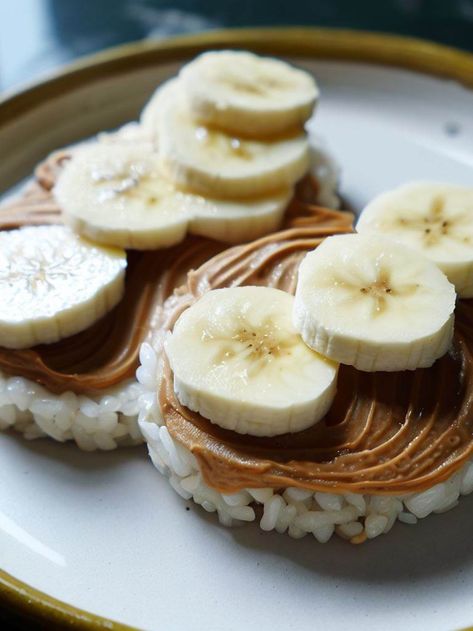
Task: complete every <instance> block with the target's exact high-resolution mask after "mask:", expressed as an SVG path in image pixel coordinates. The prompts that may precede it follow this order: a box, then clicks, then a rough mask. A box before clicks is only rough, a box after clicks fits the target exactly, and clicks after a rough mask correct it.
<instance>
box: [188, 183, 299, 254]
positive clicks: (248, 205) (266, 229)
mask: <svg viewBox="0 0 473 631" xmlns="http://www.w3.org/2000/svg"><path fill="white" fill-rule="evenodd" d="M181 195H182V199H183V203H185V204H186V205H187V207H188V209H189V213H190V214H191V215H192V219H191V221H190V224H189V232H190V233H191V234H196V235H200V236H203V237H210V238H211V239H215V240H216V241H223V242H224V243H242V242H243V241H252V240H253V239H258V238H259V237H262V236H264V235H266V234H269V233H271V232H274V231H275V230H277V229H278V228H279V226H280V225H281V222H282V219H283V217H284V213H285V211H286V208H287V207H288V205H289V202H290V200H291V198H292V196H293V189H289V190H285V191H282V192H281V193H277V194H274V195H272V196H270V197H262V198H255V199H241V200H236V201H229V200H223V199H208V198H205V197H201V196H198V195H187V194H186V195H183V194H181Z"/></svg>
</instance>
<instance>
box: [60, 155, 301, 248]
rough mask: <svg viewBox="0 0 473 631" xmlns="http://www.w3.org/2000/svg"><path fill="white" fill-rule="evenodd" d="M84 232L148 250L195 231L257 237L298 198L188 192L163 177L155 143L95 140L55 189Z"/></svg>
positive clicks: (223, 237)
mask: <svg viewBox="0 0 473 631" xmlns="http://www.w3.org/2000/svg"><path fill="white" fill-rule="evenodd" d="M54 194H55V196H56V198H57V200H58V202H59V204H60V206H61V208H62V210H63V214H64V219H65V221H66V222H67V223H68V224H69V225H70V226H71V227H72V228H73V229H74V230H75V231H76V232H78V233H79V234H82V235H84V236H87V237H89V238H91V239H94V240H95V241H98V242H100V243H105V244H113V245H117V246H121V247H124V248H136V249H140V250H146V249H157V248H163V247H167V246H170V245H174V244H176V243H179V242H180V241H182V240H183V239H184V237H185V236H186V234H187V232H191V233H192V234H198V235H202V236H206V237H210V238H213V239H217V240H219V241H224V242H226V243H237V242H241V241H247V240H251V239H256V238H257V237H260V236H262V235H264V234H267V233H268V232H272V231H274V230H275V229H276V228H277V227H278V226H279V224H280V222H281V219H282V217H283V215H284V211H285V209H286V207H287V205H288V203H289V200H290V198H291V196H292V190H287V189H286V190H284V191H282V192H280V193H278V194H275V195H273V196H271V197H266V198H262V199H259V198H257V199H252V200H244V201H228V200H218V199H207V198H204V197H201V196H198V195H191V194H187V193H183V192H181V191H179V190H178V189H176V187H175V186H174V185H173V184H172V183H171V182H170V181H169V180H168V179H167V178H166V177H164V176H163V175H162V169H161V167H160V163H159V158H158V156H157V155H156V154H155V153H153V150H152V148H151V146H150V145H149V144H140V143H138V144H136V145H132V144H130V143H119V144H115V143H113V144H97V143H95V144H93V145H92V144H91V145H89V146H85V147H83V148H81V149H80V151H78V152H77V154H75V155H74V157H73V159H72V160H71V161H70V162H69V163H68V164H67V165H66V167H65V168H64V171H63V172H62V174H61V175H60V177H59V180H58V182H57V184H56V187H55V189H54Z"/></svg>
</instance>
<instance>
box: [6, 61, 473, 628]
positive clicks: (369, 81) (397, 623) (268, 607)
mask: <svg viewBox="0 0 473 631" xmlns="http://www.w3.org/2000/svg"><path fill="white" fill-rule="evenodd" d="M299 62H300V60H299ZM302 64H303V65H304V66H305V67H307V68H308V69H309V70H310V71H312V72H313V73H314V74H315V75H316V77H317V78H318V80H319V83H320V85H321V92H322V99H321V104H320V107H319V110H318V112H317V116H316V119H315V123H314V125H315V128H316V129H317V130H318V131H319V132H320V133H321V134H323V136H324V137H325V138H326V140H327V141H328V143H329V146H330V147H331V149H332V150H333V153H334V154H335V156H336V157H337V159H338V160H339V161H340V163H341V165H342V169H343V172H342V173H343V175H342V193H343V195H344V196H345V197H346V199H348V200H349V202H350V203H351V204H353V206H354V207H355V208H360V207H362V206H363V204H364V203H365V202H367V201H368V200H369V199H370V197H372V196H373V195H375V194H376V193H379V192H380V191H382V190H383V189H386V188H389V187H392V186H396V185H397V184H399V183H401V182H403V181H405V180H409V179H414V178H415V179H418V178H430V179H436V180H446V181H450V182H457V183H460V184H468V185H471V184H472V181H473V119H472V116H471V113H472V111H473V92H472V91H471V90H468V89H466V88H463V87H461V86H460V85H459V84H457V83H455V82H453V81H450V80H443V79H439V78H434V77H431V76H427V75H422V74H418V73H414V72H411V71H406V70H401V69H399V68H393V67H391V68H389V67H387V66H385V67H382V66H376V65H374V66H373V65H368V64H362V63H353V62H349V61H327V60H325V61H317V60H310V59H305V60H304V61H303V62H302ZM177 65H178V64H176V63H174V62H173V63H166V64H163V63H160V64H158V65H156V64H155V65H152V64H149V65H146V66H144V67H142V68H140V69H138V70H137V69H132V70H129V71H127V72H122V73H119V74H114V75H112V76H110V77H109V78H108V79H106V80H105V79H104V80H102V81H100V82H94V83H92V82H89V83H88V84H87V85H86V86H82V87H80V86H79V87H78V88H77V89H76V88H74V90H72V91H66V92H67V93H66V94H65V95H63V96H61V97H57V98H55V99H53V100H51V101H50V102H49V103H46V104H44V105H42V107H41V108H38V109H31V110H30V111H29V112H27V113H26V114H24V116H23V119H22V127H21V130H22V131H23V133H24V143H23V146H22V150H21V151H20V150H19V149H16V152H15V155H14V160H13V162H14V164H13V165H10V166H5V165H4V164H2V165H1V166H0V169H1V170H2V178H3V181H5V182H6V181H12V179H13V177H14V176H19V175H21V174H24V172H25V168H26V166H27V163H29V162H31V161H35V160H37V159H38V158H39V157H41V155H43V154H44V153H45V152H46V151H47V150H49V149H50V148H52V147H53V146H60V145H61V144H64V143H66V142H70V141H71V140H73V139H77V138H78V137H80V136H82V135H84V134H87V133H91V132H92V131H94V130H96V129H99V128H104V127H107V126H109V127H110V126H114V125H116V124H117V123H118V122H121V121H124V120H126V118H127V117H131V116H132V115H133V114H134V113H136V112H137V110H138V108H139V107H140V106H141V104H142V102H143V101H144V99H145V97H146V95H147V94H148V93H149V92H150V90H151V89H152V87H153V86H154V85H155V84H156V83H157V81H159V80H160V79H161V78H163V77H164V76H167V75H169V74H170V73H172V72H174V70H175V68H176V67H177ZM61 99H62V100H61ZM79 112H82V113H83V114H82V116H79ZM68 114H70V115H72V116H73V118H72V119H71V118H70V117H68ZM48 116H49V117H51V116H52V117H53V119H54V120H55V121H56V122H55V125H54V126H52V127H53V128H52V129H50V130H47V129H44V130H43V128H42V127H43V126H42V124H41V121H42V120H43V119H44V121H46V120H47V118H48ZM25 117H26V118H25ZM28 117H29V118H28ZM28 125H30V128H28ZM18 129H19V128H17V130H18ZM28 129H32V130H36V132H35V133H32V134H27V133H26V132H27V131H28ZM4 131H5V133H4V136H3V137H4V139H6V140H7V141H8V142H10V146H11V147H13V140H14V138H15V136H14V133H13V131H11V130H10V131H8V129H7V130H4ZM0 132H1V130H0ZM8 134H10V135H9V136H8ZM1 138H2V136H1V133H0V142H1ZM7 171H8V172H7ZM432 396H435V393H432ZM0 481H1V482H0V567H1V569H2V570H4V571H6V572H8V573H9V574H11V575H13V576H14V577H15V578H17V579H18V580H20V581H24V582H25V583H27V584H29V585H31V586H33V587H35V588H37V589H39V590H41V591H43V592H45V593H46V594H48V595H50V596H52V597H54V598H57V599H59V600H61V601H65V602H67V603H69V604H71V605H73V606H74V607H78V608H81V609H84V610H86V611H88V612H92V613H94V614H99V615H100V616H104V617H106V618H112V619H114V620H118V621H120V622H122V623H125V624H129V625H133V626H136V627H140V628H146V629H160V630H161V629H162V630H164V629H165V630H166V631H178V630H179V631H181V630H183V629H193V630H198V631H200V630H204V629H205V630H207V631H217V630H221V629H225V630H226V631H237V630H238V631H241V630H243V629H248V628H249V629H259V630H260V631H269V630H271V631H280V630H281V631H282V630H285V631H289V630H292V629H300V630H306V629H307V630H308V629H324V630H325V631H331V630H338V629H342V628H343V629H361V628H363V629H364V630H365V631H369V630H371V629H373V630H374V629H383V630H386V631H387V630H390V629H402V628H404V629H409V630H411V631H414V630H419V631H424V630H425V629H429V631H435V630H442V631H444V630H445V629H456V628H460V627H464V626H467V625H469V624H472V623H473V598H472V596H471V586H472V584H473V536H472V534H471V533H472V524H473V497H471V496H470V497H467V498H464V499H462V500H461V504H460V506H459V507H457V508H455V509H454V510H452V511H450V512H449V513H447V514H445V515H436V516H433V517H429V518H427V519H426V520H424V521H423V522H421V523H419V524H418V525H417V526H406V525H402V524H398V525H396V526H395V527H394V528H393V530H392V531H391V532H390V533H389V534H388V535H387V536H383V537H379V538H378V539H376V540H374V541H372V542H370V543H367V544H365V545H363V546H359V547H355V546H350V545H349V544H347V543H345V542H342V541H340V540H335V539H333V540H331V541H330V542H329V543H328V544H325V545H320V544H318V543H317V542H316V541H315V540H314V539H313V538H310V537H306V538H305V539H303V540H298V541H295V540H292V539H290V538H289V537H286V536H281V535H277V534H266V533H262V532H261V531H260V530H259V529H258V528H257V527H256V526H255V525H249V526H245V527H242V528H239V529H234V530H229V529H226V528H224V527H222V526H220V525H218V524H217V520H216V518H215V516H214V515H210V516H209V515H207V514H206V513H205V512H204V511H203V510H201V509H200V508H197V507H195V506H194V505H191V504H188V503H186V502H184V501H183V500H182V499H181V498H180V497H178V496H177V495H176V494H175V492H174V491H173V490H172V489H171V488H170V486H169V485H168V484H167V482H166V481H165V480H164V479H162V478H161V477H160V475H159V474H158V473H157V471H156V470H155V469H154V468H153V467H152V465H151V463H150V462H149V461H148V459H147V457H146V454H145V449H144V448H136V449H130V450H124V451H120V452H114V453H105V454H86V453H81V452H79V451H78V450H77V449H75V448H74V447H72V446H70V445H60V444H54V443H52V442H48V441H38V442H33V443H28V442H24V441H23V440H21V439H20V438H18V437H17V436H15V435H2V436H0ZM79 626H80V625H79Z"/></svg>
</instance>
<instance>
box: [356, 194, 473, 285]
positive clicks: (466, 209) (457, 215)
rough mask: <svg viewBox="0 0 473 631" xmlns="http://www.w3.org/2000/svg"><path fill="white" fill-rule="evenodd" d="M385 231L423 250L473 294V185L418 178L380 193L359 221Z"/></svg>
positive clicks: (368, 229) (365, 229) (367, 229)
mask: <svg viewBox="0 0 473 631" xmlns="http://www.w3.org/2000/svg"><path fill="white" fill-rule="evenodd" d="M356 229H357V231H358V232H361V233H373V232H375V233H383V234H386V235H388V236H389V237H391V238H393V239H395V240H396V241H400V242H402V243H405V244H406V245H409V246H411V247H413V248H415V249H416V250H419V251H421V252H422V253H423V254H424V255H425V256H427V257H428V258H429V259H431V260H432V261H434V263H436V264H437V265H438V267H439V268H440V269H441V270H442V271H443V272H444V273H445V274H446V275H447V276H448V279H449V280H450V282H452V283H453V284H454V285H455V288H456V290H457V293H458V294H459V296H460V297H462V298H472V297H473V188H466V187H461V186H454V185H451V184H440V183H434V182H412V183H410V184H406V185H404V186H400V187H399V188H396V189H394V190H392V191H389V192H387V193H383V194H382V195H379V196H378V197H376V198H375V199H374V200H373V201H372V202H370V203H369V204H368V206H366V208H365V209H364V211H363V213H362V215H361V217H360V219H359V221H358V224H357V226H356Z"/></svg>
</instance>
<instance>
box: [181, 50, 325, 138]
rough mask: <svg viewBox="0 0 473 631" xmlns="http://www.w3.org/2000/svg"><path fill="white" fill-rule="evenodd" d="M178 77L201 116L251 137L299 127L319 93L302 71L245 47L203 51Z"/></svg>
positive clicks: (195, 111) (307, 75)
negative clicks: (251, 51) (236, 49)
mask: <svg viewBox="0 0 473 631" xmlns="http://www.w3.org/2000/svg"><path fill="white" fill-rule="evenodd" d="M179 77H180V78H181V79H182V82H183V84H184V87H185V90H186V94H187V97H188V99H189V101H190V105H191V109H192V111H193V113H194V114H195V115H196V117H197V118H199V119H200V120H201V121H202V122H204V123H206V124H209V125H213V126H217V127H221V128H223V129H226V130H228V131H229V132H231V133H235V134H246V135H250V136H256V137H258V136H268V135H274V134H280V133H282V132H284V131H286V130H288V129H294V128H296V127H302V126H303V124H304V123H305V121H306V120H308V119H309V118H310V116H311V115H312V112H313V110H314V106H315V102H316V99H317V97H318V95H319V90H318V88H317V85H316V83H315V81H314V79H313V77H311V75H310V74H308V73H307V72H304V71H302V70H298V69H297V68H294V67H293V66H290V65H289V64H287V63H285V62H283V61H280V60H278V59H273V58H270V57H259V56H257V55H254V54H252V53H248V52H244V51H235V50H224V51H213V52H208V53H204V54H203V55H200V56H199V57H197V59H195V60H194V61H193V62H191V63H190V64H188V65H187V66H185V67H184V68H183V69H182V70H181V72H180V74H179Z"/></svg>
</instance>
